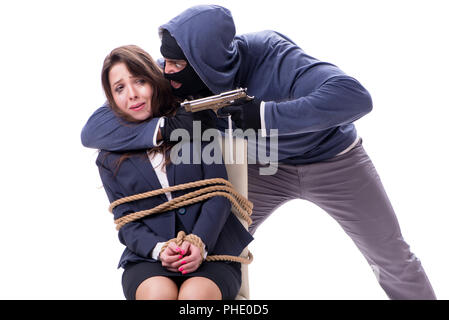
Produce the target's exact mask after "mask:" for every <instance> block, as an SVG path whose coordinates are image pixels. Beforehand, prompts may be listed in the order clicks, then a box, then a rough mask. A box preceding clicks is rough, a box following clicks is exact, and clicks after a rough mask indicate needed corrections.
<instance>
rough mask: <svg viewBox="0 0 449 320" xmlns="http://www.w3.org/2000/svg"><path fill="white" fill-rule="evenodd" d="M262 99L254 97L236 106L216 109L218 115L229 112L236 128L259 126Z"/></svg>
mask: <svg viewBox="0 0 449 320" xmlns="http://www.w3.org/2000/svg"><path fill="white" fill-rule="evenodd" d="M261 102H262V101H261V100H259V99H256V98H254V99H253V100H251V101H248V102H246V103H244V104H241V105H238V106H228V107H224V108H221V109H219V110H218V113H219V115H226V114H230V115H231V118H232V121H234V123H235V125H236V127H237V128H241V129H243V130H246V129H254V130H256V132H257V130H258V129H260V128H261V119H260V103H261Z"/></svg>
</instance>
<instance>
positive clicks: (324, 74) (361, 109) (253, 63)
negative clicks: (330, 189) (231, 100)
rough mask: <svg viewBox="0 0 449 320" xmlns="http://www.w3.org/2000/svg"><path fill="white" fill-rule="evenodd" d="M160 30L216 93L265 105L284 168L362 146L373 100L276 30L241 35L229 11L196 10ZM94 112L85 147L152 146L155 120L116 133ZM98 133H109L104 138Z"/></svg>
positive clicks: (207, 7)
mask: <svg viewBox="0 0 449 320" xmlns="http://www.w3.org/2000/svg"><path fill="white" fill-rule="evenodd" d="M161 29H167V30H168V31H169V32H170V33H171V34H172V36H173V37H174V38H175V39H176V40H177V42H178V44H179V46H180V47H181V49H182V50H183V51H184V54H185V56H186V57H187V59H188V61H189V63H190V64H191V65H192V67H193V68H194V69H195V71H196V72H197V73H198V75H199V76H200V78H201V79H202V80H203V82H204V83H205V84H206V85H207V86H208V87H209V89H210V90H211V91H212V92H214V93H216V94H217V93H220V92H224V91H227V90H232V89H235V88H237V87H243V88H247V89H248V94H250V95H252V96H255V97H257V98H259V99H261V100H263V101H264V102H265V104H264V110H263V111H264V112H263V114H264V118H263V119H262V121H263V122H264V124H265V128H266V132H267V133H268V134H269V133H270V129H277V130H278V133H277V138H278V143H279V146H278V151H279V153H278V160H279V162H281V163H290V164H304V163H311V162H317V161H322V160H326V159H329V158H331V157H333V156H335V155H336V154H338V153H339V152H341V151H343V150H344V149H346V148H347V147H348V146H349V145H351V143H353V142H354V140H355V139H356V136H357V133H356V129H355V127H354V125H353V122H354V121H355V120H357V119H359V118H360V117H362V116H363V115H365V114H367V113H368V112H370V111H371V109H372V101H371V97H370V94H369V93H368V92H367V91H366V89H365V88H363V86H362V85H361V84H360V83H359V82H358V81H357V80H355V79H354V78H352V77H350V76H348V75H346V74H345V73H344V72H343V71H341V70H340V69H339V68H338V67H336V66H335V65H333V64H330V63H327V62H322V61H319V60H317V59H315V58H313V57H311V56H309V55H307V54H306V53H305V52H304V51H303V50H302V49H301V48H300V47H298V46H297V45H296V44H295V43H294V42H293V41H292V40H290V39H289V38H287V37H286V36H284V35H282V34H280V33H278V32H275V31H261V32H255V33H249V34H244V35H237V36H236V35H235V25H234V21H233V19H232V16H231V13H230V11H229V10H227V9H226V8H223V7H220V6H216V5H201V6H195V7H192V8H190V9H187V10H186V11H184V12H183V13H181V14H180V15H178V16H177V17H175V18H173V19H172V20H171V21H170V22H168V23H167V24H164V25H162V26H161ZM96 113H99V114H97V115H95V114H94V115H93V116H92V117H91V118H90V119H89V121H88V123H87V124H86V126H85V127H84V129H83V133H82V140H83V144H84V145H85V146H87V147H94V148H103V149H116V150H124V149H125V147H126V148H128V149H130V148H136V149H141V148H147V147H151V146H152V144H151V142H152V141H151V140H152V137H153V133H154V130H155V128H156V122H157V119H153V120H152V121H150V122H149V123H148V124H147V125H146V126H138V127H137V128H136V129H134V130H135V132H134V133H131V131H130V130H128V131H129V132H128V133H127V132H125V131H126V130H123V131H122V130H121V129H120V130H119V129H118V128H117V127H112V126H111V125H112V123H115V122H114V121H112V120H111V118H110V117H111V114H112V112H110V111H108V110H104V109H103V110H102V111H100V110H97V112H96ZM101 119H102V120H101ZM106 123H109V124H108V125H106ZM117 125H119V124H118V123H117ZM98 126H103V129H102V132H98V131H99V129H98ZM106 127H107V128H106ZM151 130H153V131H151ZM108 132H110V133H112V134H109V133H108ZM149 132H152V133H151V134H150V135H149V136H150V137H149V138H148V133H149ZM98 133H100V136H98V135H97V134H98ZM114 135H115V136H117V135H121V138H120V139H121V141H122V143H121V145H120V146H118V145H117V143H115V142H113V141H112V140H113V136H114ZM145 135H147V138H146V139H147V140H146V141H145V142H144V141H143V140H142V138H143V137H144V136H145ZM98 137H100V138H98ZM99 140H102V141H99ZM106 140H108V142H107V143H105V142H106ZM100 144H103V145H100Z"/></svg>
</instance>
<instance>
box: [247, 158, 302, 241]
mask: <svg viewBox="0 0 449 320" xmlns="http://www.w3.org/2000/svg"><path fill="white" fill-rule="evenodd" d="M259 168H260V166H259V165H257V164H249V165H248V199H249V200H250V201H251V202H252V203H253V204H254V208H253V214H252V215H251V219H252V220H253V223H252V224H251V225H250V226H249V232H250V233H251V234H254V232H255V231H256V229H257V227H259V226H260V224H261V223H262V222H263V221H265V219H267V218H268V217H269V216H270V215H271V214H272V213H273V211H274V210H276V209H277V208H279V207H280V206H281V205H282V204H284V203H286V202H287V201H289V200H292V199H298V198H299V193H298V192H297V190H299V181H298V173H297V170H296V167H295V166H290V165H282V164H280V165H279V166H278V170H277V172H276V174H274V175H260V174H259Z"/></svg>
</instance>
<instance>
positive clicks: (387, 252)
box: [297, 143, 435, 299]
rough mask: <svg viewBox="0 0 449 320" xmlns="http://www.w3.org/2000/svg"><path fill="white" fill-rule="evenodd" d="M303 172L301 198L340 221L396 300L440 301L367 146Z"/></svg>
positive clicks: (356, 148)
mask: <svg viewBox="0 0 449 320" xmlns="http://www.w3.org/2000/svg"><path fill="white" fill-rule="evenodd" d="M297 169H298V174H299V176H300V181H301V182H300V186H301V196H302V197H303V198H304V199H306V200H309V201H311V202H313V203H315V204H317V205H318V206H319V207H321V208H322V209H323V210H325V211H326V212H328V213H329V214H330V215H331V216H332V217H333V218H334V219H336V220H337V221H338V223H339V224H340V225H341V226H342V227H343V229H344V230H345V232H346V233H347V234H348V235H349V236H350V237H351V238H352V240H353V241H354V243H355V244H356V245H357V247H358V248H359V250H360V251H361V252H362V253H363V255H364V256H365V258H366V259H367V261H368V263H369V264H370V265H371V267H372V268H373V270H374V272H375V274H376V276H377V278H378V281H379V283H380V285H381V286H382V288H383V289H384V290H385V292H386V293H387V295H388V296H389V297H390V298H391V299H435V294H434V292H433V289H432V286H431V285H430V282H429V280H428V278H427V276H426V273H425V272H424V269H423V267H422V265H421V262H420V261H419V259H418V258H417V257H416V256H415V255H414V254H413V253H412V252H411V251H410V248H409V246H408V244H407V243H406V242H405V241H404V239H403V238H402V235H401V231H400V228H399V224H398V221H397V218H396V215H395V213H394V211H393V208H392V206H391V204H390V201H389V199H388V197H387V194H386V193H385V191H384V188H383V186H382V183H381V181H380V178H379V176H378V174H377V172H376V169H375V168H374V165H373V164H372V162H371V160H370V158H369V157H368V155H367V154H366V152H365V150H364V149H363V147H362V145H361V143H359V144H358V145H357V146H356V147H355V148H354V149H352V150H351V151H350V152H348V153H346V154H344V155H341V156H338V157H335V158H333V159H331V160H329V161H325V162H321V163H316V164H311V165H304V166H297ZM329 240H331V239H329Z"/></svg>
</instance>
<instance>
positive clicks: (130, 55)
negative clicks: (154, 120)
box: [101, 45, 178, 167]
mask: <svg viewBox="0 0 449 320" xmlns="http://www.w3.org/2000/svg"><path fill="white" fill-rule="evenodd" d="M119 62H123V63H124V64H125V65H126V66H127V68H128V70H129V72H130V73H131V74H132V75H133V76H135V77H140V78H142V79H143V80H145V81H146V82H147V83H148V84H149V85H150V86H151V87H152V89H153V96H152V98H151V108H152V112H153V116H154V117H162V116H169V115H172V114H174V113H175V111H176V107H177V105H178V103H177V101H176V98H175V96H174V95H173V93H172V89H171V86H170V83H169V82H168V81H167V80H166V79H165V78H164V74H163V73H162V70H161V69H160V68H159V66H158V65H157V64H156V63H155V62H154V60H153V58H152V57H151V56H150V55H149V54H148V53H147V52H146V51H144V50H143V49H141V48H140V47H138V46H136V45H127V46H121V47H118V48H115V49H114V50H112V51H111V53H110V54H108V55H107V56H106V58H105V59H104V62H103V69H102V70H101V84H102V86H103V90H104V93H105V95H106V99H107V100H108V103H109V106H110V107H111V109H112V111H114V113H115V114H116V115H117V116H119V117H120V118H122V119H123V120H126V121H128V122H145V121H149V120H150V119H147V120H144V121H137V120H134V119H132V118H131V117H129V116H128V115H126V114H125V113H123V112H122V111H121V110H120V109H119V107H118V106H117V104H116V103H115V101H114V98H113V95H112V88H111V84H110V82H109V71H110V70H111V68H112V67H113V66H114V65H115V64H117V63H119ZM170 148H171V145H170V144H166V143H163V144H162V145H161V146H160V147H155V148H152V149H151V150H150V152H162V153H163V154H164V155H165V156H166V162H165V165H167V164H168V163H169V161H170V159H169V157H168V151H169V150H170ZM132 154H134V153H126V154H124V155H123V156H122V157H121V158H120V160H119V162H118V164H117V167H119V166H120V164H121V163H122V162H123V160H125V159H126V158H128V157H129V156H131V155H132Z"/></svg>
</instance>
